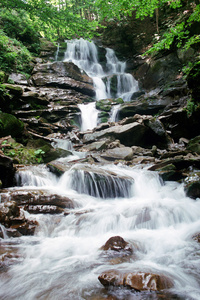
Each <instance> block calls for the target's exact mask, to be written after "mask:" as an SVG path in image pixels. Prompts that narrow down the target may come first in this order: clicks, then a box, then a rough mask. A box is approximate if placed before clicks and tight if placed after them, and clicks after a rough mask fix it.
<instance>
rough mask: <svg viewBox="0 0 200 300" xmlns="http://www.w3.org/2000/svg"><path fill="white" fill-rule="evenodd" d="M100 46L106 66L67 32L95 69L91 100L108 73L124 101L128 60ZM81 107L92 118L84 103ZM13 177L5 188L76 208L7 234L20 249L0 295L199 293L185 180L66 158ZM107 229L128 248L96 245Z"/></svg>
mask: <svg viewBox="0 0 200 300" xmlns="http://www.w3.org/2000/svg"><path fill="white" fill-rule="evenodd" d="M82 48H83V50H82ZM75 53H76V55H77V56H78V58H76V56H75ZM106 53H107V54H106V57H107V63H106V66H105V70H103V68H102V66H101V65H100V64H99V63H98V59H97V49H96V47H95V45H94V44H93V43H89V42H85V41H83V40H81V41H80V42H78V41H72V42H69V43H68V47H67V52H66V58H65V59H66V60H72V61H76V63H77V64H78V65H79V66H80V67H81V68H82V69H84V70H85V71H86V72H87V73H88V74H89V75H90V76H91V77H92V78H93V80H94V84H96V87H97V99H96V100H98V99H101V98H102V97H103V98H104V97H105V98H107V97H108V95H110V94H109V93H111V90H110V89H109V85H110V83H109V76H110V74H113V73H114V74H117V78H118V79H119V80H118V83H119V86H120V88H121V90H120V92H119V89H118V92H117V95H116V96H117V97H122V95H123V97H124V99H126V100H127V101H128V99H129V96H130V94H131V93H133V91H136V90H137V83H136V82H135V81H134V79H132V78H130V76H129V74H127V75H128V76H127V75H126V76H125V77H126V78H127V79H126V80H127V82H128V81H129V80H130V82H134V87H133V85H130V86H131V87H129V89H127V90H125V88H124V87H123V88H122V86H121V82H122V79H121V78H122V73H123V76H124V70H125V63H121V62H119V61H118V60H117V58H116V56H114V54H113V51H112V50H111V49H107V52H106ZM89 61H90V65H87V64H89ZM97 75H98V76H97ZM105 76H107V78H108V79H107V81H106V84H105V82H104V81H103V78H105ZM126 80H125V81H126ZM100 86H102V88H100ZM98 89H99V91H98ZM93 105H94V103H93ZM93 109H94V107H93ZM87 112H88V110H87ZM87 115H88V116H87V118H90V115H89V112H88V113H87ZM55 145H57V146H58V147H60V148H63V149H68V150H70V151H72V152H73V154H72V155H71V156H70V157H68V158H66V160H67V161H69V160H71V161H73V160H76V159H77V158H78V157H79V156H78V153H75V152H74V150H73V145H72V144H71V143H70V142H64V141H60V140H55ZM61 160H62V161H64V160H65V158H63V159H61ZM84 170H86V171H87V172H84ZM95 170H96V171H95ZM95 172H96V173H95ZM95 174H97V175H95ZM98 174H99V175H98ZM105 174H106V175H105ZM113 174H115V175H116V176H114V175H113ZM104 175H105V176H104ZM111 175H112V176H111ZM102 176H104V177H102ZM102 178H103V179H102ZM16 180H17V183H18V184H17V186H16V187H14V188H10V189H9V190H10V191H12V190H15V191H27V192H28V191H31V190H34V191H36V192H37V191H38V192H41V191H46V192H48V193H49V194H54V195H56V194H57V195H60V196H66V197H68V198H69V199H71V200H72V201H73V203H74V208H71V209H66V211H65V213H62V214H55V215H51V214H30V213H28V212H25V214H26V217H27V218H29V219H32V220H37V221H38V224H39V226H38V227H37V230H36V232H35V235H34V236H21V237H18V238H8V237H7V236H6V234H5V235H4V239H1V245H0V247H8V249H11V250H9V251H10V252H11V253H17V256H16V263H14V264H13V265H11V266H9V268H8V269H7V270H6V271H4V272H0V299H2V300H16V299H17V300H36V299H38V300H57V299H66V300H84V299H85V300H102V299H114V300H149V299H154V300H155V299H156V300H158V299H165V300H166V299H174V300H175V299H176V300H181V299H182V300H183V299H188V300H198V299H200V272H199V266H200V244H199V243H197V242H196V241H195V240H194V239H193V238H192V236H193V235H195V234H196V233H198V232H199V230H200V199H197V200H196V201H195V200H192V199H190V198H188V197H186V195H185V192H184V187H183V185H182V184H179V183H176V182H166V183H165V184H164V183H163V182H162V180H161V179H160V178H159V175H158V174H157V173H156V172H150V171H148V170H146V169H145V168H141V167H135V168H131V167H124V166H122V165H114V164H113V165H112V164H109V165H105V166H96V165H94V166H93V165H87V164H85V165H84V166H82V165H81V164H80V163H79V164H78V163H72V164H71V167H70V168H69V169H68V170H67V171H66V172H65V173H64V174H63V175H62V176H61V177H56V176H55V175H54V174H52V173H51V172H49V170H48V169H47V167H46V166H45V165H39V166H28V167H26V168H24V169H21V170H19V171H18V173H17V175H16ZM2 231H4V228H2ZM113 236H121V237H122V238H123V239H124V240H126V241H127V242H128V243H130V244H131V245H132V248H133V253H132V254H129V255H128V254H125V255H120V253H119V254H115V255H114V254H113V253H111V252H109V251H108V252H107V251H103V250H102V249H101V247H102V246H103V245H104V244H105V243H106V241H107V240H108V239H109V238H110V237H113ZM110 269H115V270H122V271H123V272H135V271H136V272H137V271H138V272H152V273H155V274H161V275H165V276H167V277H168V278H170V279H171V280H172V282H173V287H172V288H171V289H169V291H164V292H163V293H160V294H159V293H158V294H157V293H156V292H141V293H139V292H136V291H134V290H129V289H126V288H116V289H108V290H106V289H105V288H104V287H103V286H102V285H101V283H100V282H99V280H98V276H99V275H100V274H101V273H102V272H104V271H106V270H110ZM0 271H1V269H0Z"/></svg>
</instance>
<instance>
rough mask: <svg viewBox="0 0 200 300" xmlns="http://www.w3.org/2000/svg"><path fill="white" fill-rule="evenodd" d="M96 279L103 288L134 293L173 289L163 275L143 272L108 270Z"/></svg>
mask: <svg viewBox="0 0 200 300" xmlns="http://www.w3.org/2000/svg"><path fill="white" fill-rule="evenodd" d="M98 279H99V281H100V282H101V284H103V285H104V286H105V287H108V286H116V287H127V288H130V289H134V290H136V291H161V290H163V289H169V288H172V287H173V283H172V281H171V279H169V278H168V277H166V276H165V275H158V274H153V273H145V272H128V273H122V272H121V271H119V270H108V271H105V272H103V273H102V274H101V275H100V276H99V277H98Z"/></svg>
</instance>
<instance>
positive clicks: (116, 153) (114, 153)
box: [101, 147, 133, 161]
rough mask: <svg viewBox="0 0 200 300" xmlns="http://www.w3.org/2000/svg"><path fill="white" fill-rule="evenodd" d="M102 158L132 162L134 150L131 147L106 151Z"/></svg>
mask: <svg viewBox="0 0 200 300" xmlns="http://www.w3.org/2000/svg"><path fill="white" fill-rule="evenodd" d="M101 157H102V158H104V159H106V160H109V161H114V160H131V159H132V158H133V150H132V148H130V147H120V148H113V149H109V150H106V151H105V152H104V153H103V154H101Z"/></svg>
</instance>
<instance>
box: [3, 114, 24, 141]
mask: <svg viewBox="0 0 200 300" xmlns="http://www.w3.org/2000/svg"><path fill="white" fill-rule="evenodd" d="M23 130H24V123H23V122H22V121H20V120H19V119H17V118H16V117H15V116H13V115H11V114H7V113H2V112H1V113H0V137H2V136H7V135H11V136H12V137H21V135H22V132H23Z"/></svg>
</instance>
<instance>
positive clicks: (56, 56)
mask: <svg viewBox="0 0 200 300" xmlns="http://www.w3.org/2000/svg"><path fill="white" fill-rule="evenodd" d="M59 50H60V43H58V45H57V50H56V53H55V61H57V60H58V54H59Z"/></svg>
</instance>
